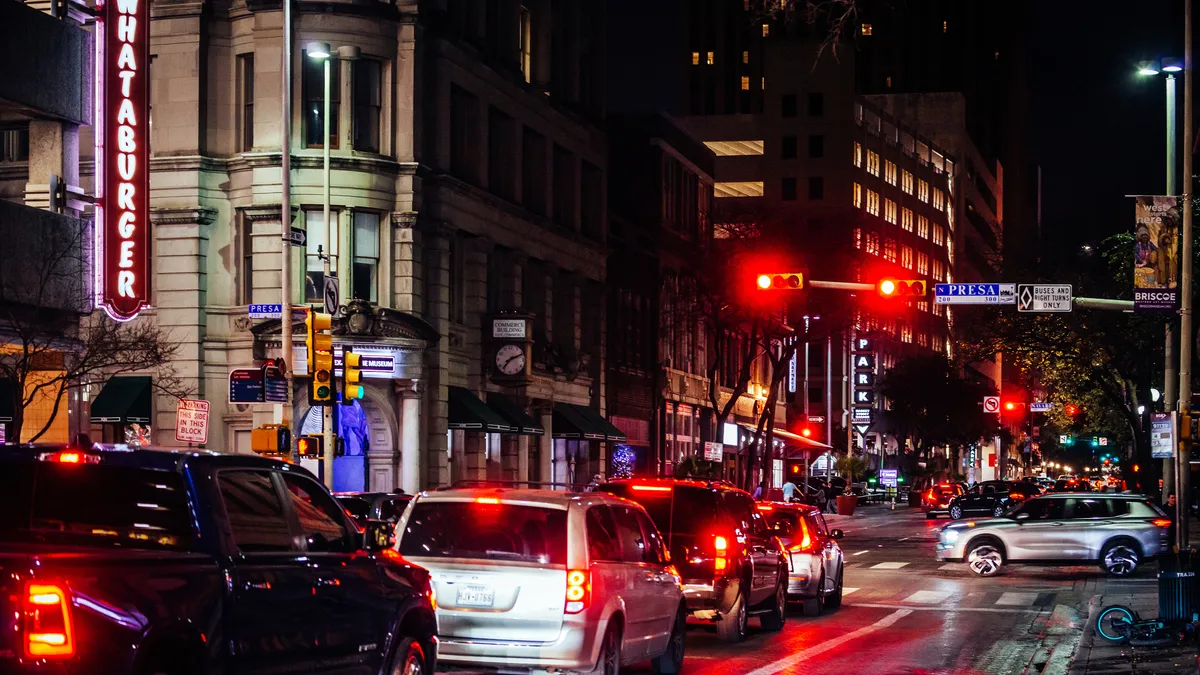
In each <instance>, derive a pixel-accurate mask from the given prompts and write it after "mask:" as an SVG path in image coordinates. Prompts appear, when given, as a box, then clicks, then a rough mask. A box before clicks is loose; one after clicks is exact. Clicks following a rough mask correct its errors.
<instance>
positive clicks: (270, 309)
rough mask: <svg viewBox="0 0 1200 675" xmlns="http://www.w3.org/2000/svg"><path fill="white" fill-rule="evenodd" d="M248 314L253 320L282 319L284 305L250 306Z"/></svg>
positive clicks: (247, 310)
mask: <svg viewBox="0 0 1200 675" xmlns="http://www.w3.org/2000/svg"><path fill="white" fill-rule="evenodd" d="M246 312H247V314H249V315H250V318H251V319H282V318H283V305H250V306H248V307H247V308H246Z"/></svg>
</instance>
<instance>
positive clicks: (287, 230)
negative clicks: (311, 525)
mask: <svg viewBox="0 0 1200 675" xmlns="http://www.w3.org/2000/svg"><path fill="white" fill-rule="evenodd" d="M282 71H283V81H282V83H281V84H282V86H281V87H280V91H281V92H282V93H281V94H280V101H279V102H280V109H281V111H282V113H281V117H282V119H281V120H280V122H281V124H280V129H281V132H280V133H281V136H282V140H281V143H280V147H281V149H280V157H281V158H282V160H281V161H282V173H281V175H280V181H279V183H280V197H279V204H280V217H279V226H280V229H281V230H282V232H281V238H282V241H281V242H280V246H281V251H280V255H279V271H280V274H279V276H280V278H279V294H280V300H279V302H280V304H281V305H283V313H282V314H281V315H280V319H279V330H280V331H281V332H282V333H283V346H282V351H283V377H284V381H286V382H287V400H286V401H285V402H284V404H283V412H282V413H281V414H280V416H279V423H280V424H282V425H283V426H285V427H288V426H290V423H289V420H291V418H292V404H293V403H292V0H283V68H282ZM309 375H310V376H311V375H312V373H309ZM280 450H283V448H280ZM287 450H288V451H290V450H291V448H287Z"/></svg>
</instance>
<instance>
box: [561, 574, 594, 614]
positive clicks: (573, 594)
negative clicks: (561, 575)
mask: <svg viewBox="0 0 1200 675" xmlns="http://www.w3.org/2000/svg"><path fill="white" fill-rule="evenodd" d="M591 595H592V579H591V575H589V574H588V573H587V572H586V571H584V570H571V571H569V572H567V604H566V605H565V606H564V608H563V609H564V610H565V611H566V613H567V614H578V613H580V612H582V611H583V610H585V609H587V606H588V601H590V600H591Z"/></svg>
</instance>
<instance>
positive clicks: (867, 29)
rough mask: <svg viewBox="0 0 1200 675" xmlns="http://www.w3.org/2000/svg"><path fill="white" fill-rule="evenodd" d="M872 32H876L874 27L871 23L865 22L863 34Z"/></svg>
mask: <svg viewBox="0 0 1200 675" xmlns="http://www.w3.org/2000/svg"><path fill="white" fill-rule="evenodd" d="M872 32H874V28H873V27H872V26H871V24H869V23H864V24H863V25H862V34H863V35H871V34H872Z"/></svg>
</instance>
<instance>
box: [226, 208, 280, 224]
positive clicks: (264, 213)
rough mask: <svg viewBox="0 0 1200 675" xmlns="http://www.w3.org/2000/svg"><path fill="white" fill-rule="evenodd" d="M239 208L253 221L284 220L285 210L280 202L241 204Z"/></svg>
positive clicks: (270, 221)
mask: <svg viewBox="0 0 1200 675" xmlns="http://www.w3.org/2000/svg"><path fill="white" fill-rule="evenodd" d="M237 210H238V211H240V212H241V213H242V215H243V216H244V217H245V218H246V219H247V220H249V221H250V222H252V223H257V222H266V223H278V222H280V221H281V220H283V210H282V207H281V206H280V205H279V204H254V205H252V206H239V207H237Z"/></svg>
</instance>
